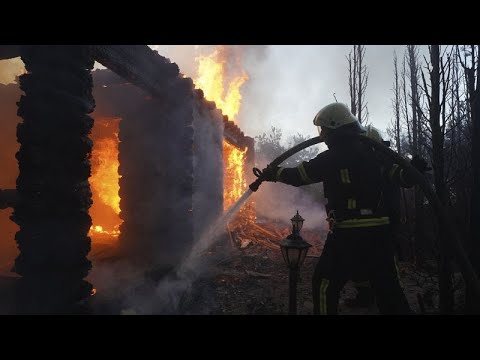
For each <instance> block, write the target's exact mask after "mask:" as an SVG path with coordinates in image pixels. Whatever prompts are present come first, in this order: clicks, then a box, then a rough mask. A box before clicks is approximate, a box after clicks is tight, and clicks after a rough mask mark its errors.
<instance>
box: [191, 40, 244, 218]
mask: <svg viewBox="0 0 480 360" xmlns="http://www.w3.org/2000/svg"><path fill="white" fill-rule="evenodd" d="M195 60H196V61H197V63H198V69H197V78H196V79H195V80H194V82H195V86H196V87H197V88H200V89H202V91H203V94H204V96H205V98H206V99H208V100H210V101H214V102H215V104H216V105H217V108H219V109H221V110H222V112H223V114H225V115H227V116H228V118H229V119H230V120H232V121H233V120H234V119H235V117H236V116H237V115H238V113H239V112H240V107H241V104H242V94H241V92H240V89H241V87H242V85H243V84H244V83H245V82H246V81H247V80H248V75H247V73H246V72H245V71H244V70H243V69H241V70H239V71H237V73H236V74H233V75H232V74H227V63H228V62H227V48H226V47H225V46H218V47H217V48H216V49H215V50H214V51H213V52H212V53H211V54H209V55H203V56H199V57H197V58H196V59H195ZM233 60H236V63H237V64H238V63H240V62H239V61H238V60H239V59H233ZM228 65H231V64H228ZM246 153H247V149H246V148H245V149H244V150H240V149H239V148H237V147H235V146H233V145H231V144H229V143H228V142H226V141H224V142H223V162H224V170H225V176H224V189H223V203H224V209H225V210H226V209H228V208H229V207H230V206H231V205H233V204H234V203H235V201H237V200H238V199H239V198H240V197H241V196H242V195H243V193H244V192H245V190H246V189H247V180H246V177H245V159H246ZM249 206H250V205H249ZM247 208H248V206H244V207H243V208H242V209H241V210H240V214H242V210H245V211H247V212H249V213H251V211H249V210H246V209H247ZM252 214H253V213H252ZM243 217H245V218H247V219H250V220H251V218H252V216H249V215H248V214H246V216H243Z"/></svg>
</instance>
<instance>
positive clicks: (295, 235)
mask: <svg viewBox="0 0 480 360" xmlns="http://www.w3.org/2000/svg"><path fill="white" fill-rule="evenodd" d="M290 221H291V222H292V233H291V234H290V235H288V236H287V238H286V239H285V240H284V241H283V242H282V243H281V244H280V248H281V250H282V255H283V260H285V263H286V264H287V267H288V269H289V274H288V278H289V280H288V281H289V289H288V291H289V297H288V314H289V315H296V314H297V279H298V271H299V269H300V267H301V266H302V264H303V262H304V261H305V257H306V256H307V253H308V249H309V248H310V247H311V246H312V245H310V244H309V243H307V242H306V241H304V240H303V239H302V237H301V236H300V230H301V229H302V226H303V222H304V219H303V218H302V217H301V216H300V214H299V213H298V210H297V214H296V215H295V216H294V217H293V218H291V219H290Z"/></svg>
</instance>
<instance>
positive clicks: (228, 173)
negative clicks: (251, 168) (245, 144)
mask: <svg viewBox="0 0 480 360" xmlns="http://www.w3.org/2000/svg"><path fill="white" fill-rule="evenodd" d="M246 153H247V149H245V150H243V151H242V150H240V149H238V148H236V147H235V146H233V145H230V144H229V143H228V142H226V141H224V142H223V162H224V164H225V176H224V190H223V191H224V192H223V208H224V209H225V210H226V209H228V208H229V207H230V206H231V205H233V203H234V202H235V201H237V200H238V199H239V198H240V197H241V196H242V195H243V193H244V192H245V190H246V188H247V180H246V179H245V173H244V166H245V155H246Z"/></svg>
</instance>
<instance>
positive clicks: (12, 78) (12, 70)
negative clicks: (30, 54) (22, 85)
mask: <svg viewBox="0 0 480 360" xmlns="http://www.w3.org/2000/svg"><path fill="white" fill-rule="evenodd" d="M25 72H26V70H25V64H24V63H23V61H22V59H21V58H19V57H17V58H13V59H8V60H0V84H5V85H6V84H12V83H15V82H16V78H17V76H20V75H22V74H24V73H25Z"/></svg>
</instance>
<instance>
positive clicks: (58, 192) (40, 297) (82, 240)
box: [12, 45, 94, 313]
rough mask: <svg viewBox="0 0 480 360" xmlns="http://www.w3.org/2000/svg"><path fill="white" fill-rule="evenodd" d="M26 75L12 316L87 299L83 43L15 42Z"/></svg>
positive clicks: (87, 98)
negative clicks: (15, 295)
mask: <svg viewBox="0 0 480 360" xmlns="http://www.w3.org/2000/svg"><path fill="white" fill-rule="evenodd" d="M21 56H22V60H23V62H24V63H25V66H26V70H27V71H28V73H27V74H25V75H22V76H21V77H20V87H21V89H22V90H23V91H24V93H25V95H23V96H22V97H21V98H20V101H19V102H18V115H19V116H20V117H22V118H23V122H22V123H20V124H19V125H18V127H17V138H18V142H19V143H20V150H19V151H18V153H17V155H16V157H17V159H18V165H19V170H20V173H19V176H18V178H17V191H18V195H19V196H18V200H17V203H16V205H15V209H14V213H13V216H12V219H13V220H14V221H15V222H16V223H17V224H18V225H19V226H20V231H19V232H18V233H17V234H16V241H17V243H18V247H19V250H20V255H19V256H18V257H17V259H16V261H15V268H14V271H15V272H17V273H18V274H20V275H22V279H21V280H20V285H19V288H18V290H19V291H18V296H19V298H18V300H17V304H18V305H19V309H18V312H20V313H58V312H61V313H65V312H70V311H71V309H72V308H71V306H72V304H74V303H75V302H77V301H78V300H80V299H82V298H84V297H86V296H88V294H89V293H90V291H91V285H90V284H88V283H87V282H85V281H83V278H84V277H85V276H86V275H87V274H88V271H89V270H90V268H91V263H90V261H89V260H88V259H87V254H88V252H89V251H90V238H89V237H88V236H87V233H88V231H89V228H90V226H91V218H90V215H89V214H88V209H89V207H90V205H91V202H92V201H91V192H90V185H89V183H88V178H89V176H90V161H89V154H90V153H91V150H92V142H91V140H90V139H89V137H88V135H89V133H90V130H91V128H92V125H93V119H92V118H91V117H90V116H88V115H87V114H88V113H91V112H92V111H93V108H94V99H93V97H92V77H91V74H90V70H91V69H92V67H93V63H94V60H93V58H92V56H91V52H90V47H88V46H79V45H57V46H49V45H35V46H22V47H21Z"/></svg>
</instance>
